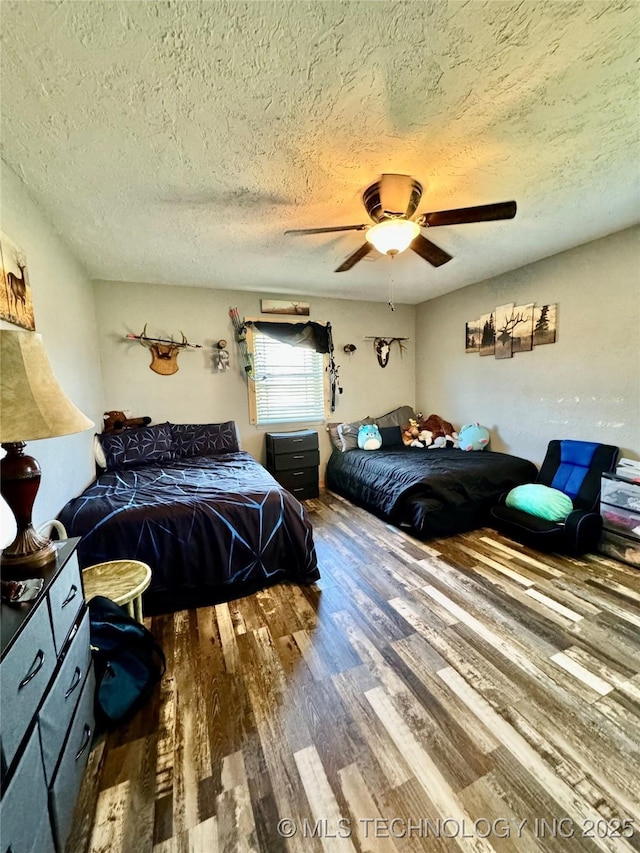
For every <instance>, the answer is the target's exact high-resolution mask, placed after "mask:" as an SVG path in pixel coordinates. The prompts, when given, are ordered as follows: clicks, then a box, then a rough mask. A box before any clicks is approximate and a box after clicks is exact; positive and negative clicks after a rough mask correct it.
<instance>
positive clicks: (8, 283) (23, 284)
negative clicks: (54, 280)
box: [0, 234, 36, 332]
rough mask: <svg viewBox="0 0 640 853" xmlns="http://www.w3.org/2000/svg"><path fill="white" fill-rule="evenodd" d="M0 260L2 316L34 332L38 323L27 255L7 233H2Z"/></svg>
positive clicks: (0, 306) (0, 313)
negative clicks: (0, 267)
mask: <svg viewBox="0 0 640 853" xmlns="http://www.w3.org/2000/svg"><path fill="white" fill-rule="evenodd" d="M0 261H1V264H2V277H1V281H0V317H1V318H2V319H3V320H8V321H9V323H15V324H16V326H21V327H22V328H23V329H28V330H29V331H30V332H34V331H35V328H36V324H35V319H34V316H33V303H32V301H31V288H30V287H29V274H28V272H27V256H26V255H25V253H24V252H23V251H22V249H20V248H19V247H18V246H16V244H15V243H14V242H13V240H11V238H10V237H7V235H6V234H0Z"/></svg>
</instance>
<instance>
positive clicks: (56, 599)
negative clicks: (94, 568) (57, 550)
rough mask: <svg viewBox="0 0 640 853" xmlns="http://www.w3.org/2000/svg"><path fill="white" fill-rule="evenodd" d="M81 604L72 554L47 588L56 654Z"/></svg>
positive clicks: (80, 591)
mask: <svg viewBox="0 0 640 853" xmlns="http://www.w3.org/2000/svg"><path fill="white" fill-rule="evenodd" d="M83 604H84V596H83V594H82V581H81V580H80V569H79V567H78V557H77V556H76V554H73V555H72V556H71V557H70V558H69V560H68V561H67V564H66V565H65V567H64V569H63V570H62V571H61V572H60V574H59V575H58V577H57V578H56V579H55V581H54V583H53V584H52V586H51V588H50V589H49V607H50V609H51V624H52V626H53V638H54V640H55V644H56V649H57V651H58V654H60V652H61V651H62V647H63V645H64V641H65V640H66V639H67V635H68V633H69V630H70V629H71V626H72V625H73V623H74V622H75V619H76V616H77V615H78V612H79V611H80V608H81V607H82V605H83Z"/></svg>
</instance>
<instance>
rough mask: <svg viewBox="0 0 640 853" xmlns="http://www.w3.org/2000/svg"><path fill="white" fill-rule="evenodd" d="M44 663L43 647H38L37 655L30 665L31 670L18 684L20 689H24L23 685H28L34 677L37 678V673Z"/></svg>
mask: <svg viewBox="0 0 640 853" xmlns="http://www.w3.org/2000/svg"><path fill="white" fill-rule="evenodd" d="M43 663H44V652H43V651H42V649H38V651H37V653H36V656H35V657H34V659H33V663H32V664H31V666H30V667H29V672H28V673H27V674H26V675H25V677H24V678H23V679H22V681H21V682H20V684H18V690H22V688H23V687H26V686H27V684H28V683H29V682H30V681H31V679H32V678H35V677H36V675H37V674H38V673H39V672H40V670H41V669H42V664H43Z"/></svg>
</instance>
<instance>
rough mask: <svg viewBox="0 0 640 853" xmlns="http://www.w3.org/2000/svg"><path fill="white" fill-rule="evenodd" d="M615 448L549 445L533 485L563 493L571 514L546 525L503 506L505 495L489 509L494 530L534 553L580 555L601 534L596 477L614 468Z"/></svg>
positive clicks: (571, 443) (578, 443) (581, 443)
mask: <svg viewBox="0 0 640 853" xmlns="http://www.w3.org/2000/svg"><path fill="white" fill-rule="evenodd" d="M617 459H618V448H617V447H613V445H611V444H595V443H593V442H589V441H571V440H568V439H566V440H564V441H550V442H549V446H548V448H547V454H546V456H545V458H544V462H543V463H542V467H541V468H540V471H539V473H538V476H537V478H536V483H541V484H543V485H545V486H551V488H553V489H558V490H559V491H561V492H564V493H565V494H566V495H568V496H569V497H570V498H571V500H572V502H573V511H572V512H570V513H569V515H568V516H567V517H566V518H565V520H564V521H563V522H557V521H547V520H546V519H544V518H539V517H538V516H536V515H530V514H529V513H528V512H524V511H523V510H520V509H515V508H514V507H510V506H507V505H506V503H505V501H506V497H507V494H508V493H505V494H504V495H502V496H501V498H500V503H499V505H498V506H494V507H493V508H492V509H491V516H492V521H493V524H494V526H495V527H496V528H497V529H498V530H500V532H501V533H504V534H505V535H506V536H510V537H511V538H512V539H515V540H516V541H518V542H522V543H523V544H525V545H529V546H530V547H532V548H536V549H537V550H539V551H560V552H562V553H567V554H574V555H580V554H584V553H585V552H587V551H591V550H593V549H594V548H595V547H596V546H597V544H598V542H599V540H600V534H601V533H602V516H601V515H600V512H599V507H600V478H601V475H602V474H603V473H605V472H607V471H613V470H615V466H616V461H617Z"/></svg>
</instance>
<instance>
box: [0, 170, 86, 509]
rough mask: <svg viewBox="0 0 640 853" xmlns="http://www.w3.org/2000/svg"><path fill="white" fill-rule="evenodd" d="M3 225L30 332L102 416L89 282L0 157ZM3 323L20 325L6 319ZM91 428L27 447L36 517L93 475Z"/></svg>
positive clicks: (74, 394)
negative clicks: (22, 281)
mask: <svg viewBox="0 0 640 853" xmlns="http://www.w3.org/2000/svg"><path fill="white" fill-rule="evenodd" d="M2 231H3V232H4V233H5V234H7V236H8V237H10V238H11V239H12V240H13V241H14V242H15V243H16V244H17V245H18V246H20V248H21V249H23V250H24V252H25V253H26V256H27V268H28V271H29V281H30V284H31V291H32V297H33V307H34V314H35V322H36V331H37V332H39V333H40V334H41V335H42V340H43V343H44V346H45V349H46V351H47V353H48V355H49V360H50V361H51V364H52V366H53V370H54V373H55V374H56V377H57V379H58V381H59V382H60V385H61V386H62V388H63V390H64V391H65V393H66V394H67V396H68V397H69V399H70V400H72V402H73V403H75V405H76V406H78V408H79V409H81V411H83V412H84V413H85V414H86V415H87V416H88V417H90V418H91V419H92V420H94V421H96V422H98V421H99V419H100V418H101V416H102V378H101V375H100V359H99V352H98V340H97V327H96V319H95V309H94V297H93V288H92V285H91V281H90V280H89V278H88V276H87V275H86V273H85V271H84V270H83V268H82V267H81V266H80V265H79V263H78V262H77V261H76V260H75V258H74V257H73V255H72V254H71V252H70V251H69V250H68V249H67V247H66V246H65V244H64V243H63V242H62V240H61V239H60V238H59V236H58V235H57V234H56V232H55V230H54V228H53V227H52V225H51V223H50V222H48V221H47V219H46V217H45V215H44V214H43V212H42V211H41V210H40V209H39V208H38V207H37V205H36V204H35V203H34V201H33V200H32V198H31V197H30V196H29V194H28V193H27V191H26V189H25V187H24V185H23V183H22V181H21V180H20V179H19V178H18V177H17V176H16V175H15V174H14V173H13V172H12V171H11V169H9V168H8V167H7V166H6V164H5V163H4V162H3V163H2ZM0 325H1V326H2V328H7V329H18V327H17V326H13V325H10V324H9V323H6V322H5V321H0ZM92 435H93V431H92V430H89V431H88V432H85V433H80V434H78V435H70V436H63V437H61V438H52V439H43V440H41V441H31V442H29V443H28V444H27V448H26V452H27V453H29V454H30V455H31V456H33V457H35V459H37V460H38V462H39V463H40V467H41V468H42V480H41V484H40V491H39V492H38V496H37V498H36V502H35V505H34V509H33V520H34V523H35V524H36V525H37V524H40V523H42V522H43V521H46V520H47V519H49V518H52V517H54V516H55V515H57V514H58V512H59V510H60V509H61V508H62V507H63V506H64V504H65V503H66V502H67V501H68V500H69V498H72V497H75V496H76V495H77V494H78V493H79V492H81V491H82V489H84V488H85V487H86V486H87V485H88V483H90V482H91V480H92V479H93V477H94V475H95V467H94V463H93V453H92Z"/></svg>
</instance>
